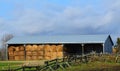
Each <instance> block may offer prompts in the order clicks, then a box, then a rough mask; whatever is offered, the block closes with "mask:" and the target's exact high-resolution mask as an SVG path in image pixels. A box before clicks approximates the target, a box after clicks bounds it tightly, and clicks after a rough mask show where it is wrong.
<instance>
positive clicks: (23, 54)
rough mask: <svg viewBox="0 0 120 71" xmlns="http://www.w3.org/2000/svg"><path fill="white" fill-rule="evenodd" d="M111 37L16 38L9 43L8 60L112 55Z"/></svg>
mask: <svg viewBox="0 0 120 71" xmlns="http://www.w3.org/2000/svg"><path fill="white" fill-rule="evenodd" d="M113 45H114V44H113V41H112V39H111V36H110V35H63V36H27V37H26V36H24V37H14V38H12V39H11V40H9V41H8V42H7V58H8V60H40V59H47V60H51V59H55V58H61V57H64V56H66V55H70V54H80V55H82V54H87V53H90V52H92V51H95V52H97V53H101V52H102V53H112V46H113Z"/></svg>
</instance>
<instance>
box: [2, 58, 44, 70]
mask: <svg viewBox="0 0 120 71" xmlns="http://www.w3.org/2000/svg"><path fill="white" fill-rule="evenodd" d="M44 61H45V60H41V61H0V70H6V69H9V68H10V69H16V68H19V67H21V66H22V65H23V64H25V63H35V62H37V63H39V64H40V65H43V64H44Z"/></svg>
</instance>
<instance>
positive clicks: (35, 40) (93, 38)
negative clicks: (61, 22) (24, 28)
mask: <svg viewBox="0 0 120 71" xmlns="http://www.w3.org/2000/svg"><path fill="white" fill-rule="evenodd" d="M108 36H109V35H63V36H21V37H13V38H12V39H11V40H9V41H8V42H7V44H47V43H49V44H60V43H105V40H106V39H107V38H108Z"/></svg>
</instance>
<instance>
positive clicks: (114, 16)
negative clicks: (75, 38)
mask: <svg viewBox="0 0 120 71" xmlns="http://www.w3.org/2000/svg"><path fill="white" fill-rule="evenodd" d="M119 13H120V0H0V32H1V34H0V38H1V37H2V36H3V35H4V34H13V35H14V36H29V35H30V36H31V35H78V34H111V35H112V38H113V39H114V40H115V38H116V37H118V36H120V28H119V25H120V24H119V23H120V20H119V19H120V14H119Z"/></svg>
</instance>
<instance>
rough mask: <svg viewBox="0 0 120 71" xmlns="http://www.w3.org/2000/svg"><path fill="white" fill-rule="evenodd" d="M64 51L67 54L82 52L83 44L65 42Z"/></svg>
mask: <svg viewBox="0 0 120 71" xmlns="http://www.w3.org/2000/svg"><path fill="white" fill-rule="evenodd" d="M64 52H65V53H66V54H67V55H76V54H79V55H81V54H82V46H81V44H64Z"/></svg>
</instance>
